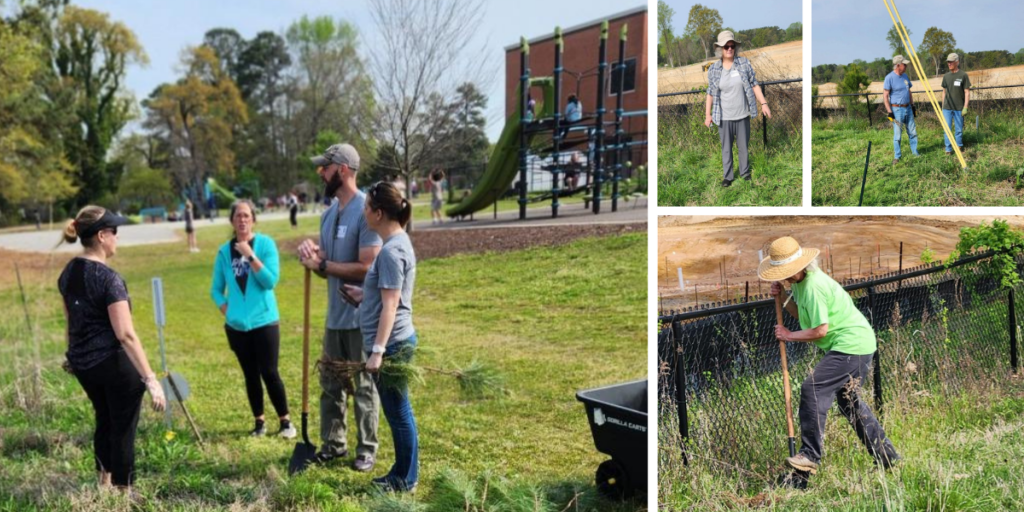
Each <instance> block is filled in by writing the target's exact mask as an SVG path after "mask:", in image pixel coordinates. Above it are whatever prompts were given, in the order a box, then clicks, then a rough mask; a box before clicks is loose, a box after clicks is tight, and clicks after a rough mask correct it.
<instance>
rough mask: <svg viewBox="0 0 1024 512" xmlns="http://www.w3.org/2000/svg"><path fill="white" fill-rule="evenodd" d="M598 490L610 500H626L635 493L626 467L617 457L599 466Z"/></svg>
mask: <svg viewBox="0 0 1024 512" xmlns="http://www.w3.org/2000/svg"><path fill="white" fill-rule="evenodd" d="M595 480H596V483H597V492H599V493H601V495H602V496H604V497H605V498H608V499H610V500H619V501H621V500H624V499H626V498H629V497H630V496H632V495H633V487H632V486H631V485H630V483H629V475H628V474H627V473H626V468H625V467H623V466H622V464H620V463H619V462H618V461H616V460H615V459H608V460H606V461H604V462H602V463H601V465H600V466H598V467H597V476H596V478H595Z"/></svg>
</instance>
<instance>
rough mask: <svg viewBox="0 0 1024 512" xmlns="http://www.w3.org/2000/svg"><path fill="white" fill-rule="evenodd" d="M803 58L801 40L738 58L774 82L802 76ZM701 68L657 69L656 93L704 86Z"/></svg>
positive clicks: (752, 51) (699, 65)
mask: <svg viewBox="0 0 1024 512" xmlns="http://www.w3.org/2000/svg"><path fill="white" fill-rule="evenodd" d="M803 55H804V52H803V41H790V42H788V43H782V44H777V45H774V46H765V47H764V48H758V49H756V50H750V51H743V50H742V48H741V49H740V56H742V57H746V58H748V59H750V63H751V65H752V66H753V67H754V71H755V72H756V73H757V75H758V77H757V79H758V80H762V79H764V78H763V76H762V75H764V74H765V73H768V74H770V75H771V79H773V80H778V79H782V78H798V77H800V76H802V75H803V71H802V70H803ZM713 60H714V58H712V61H713ZM703 65H704V63H697V64H691V65H689V66H682V67H678V68H671V69H669V68H659V69H658V93H659V94H664V93H668V92H680V91H689V90H692V89H693V88H694V87H701V86H704V85H707V84H708V74H707V72H706V71H704V70H703V69H702V68H703ZM765 76H766V75H765ZM971 79H972V80H973V79H974V77H971ZM822 94H824V93H822Z"/></svg>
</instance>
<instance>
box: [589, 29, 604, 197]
mask: <svg viewBox="0 0 1024 512" xmlns="http://www.w3.org/2000/svg"><path fill="white" fill-rule="evenodd" d="M597 60H598V63H597V119H596V120H595V126H596V127H597V131H596V132H595V133H594V185H593V187H594V194H593V200H592V201H591V202H592V203H593V205H592V208H593V212H594V213H595V214H597V213H601V186H602V185H603V183H602V182H603V181H604V170H603V169H602V168H601V165H602V163H601V160H602V159H601V154H602V153H603V152H604V72H605V69H606V68H607V67H608V22H607V21H603V22H601V46H600V49H599V51H598V57H597Z"/></svg>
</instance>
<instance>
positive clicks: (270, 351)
mask: <svg viewBox="0 0 1024 512" xmlns="http://www.w3.org/2000/svg"><path fill="white" fill-rule="evenodd" d="M224 330H225V331H226V332H227V334H228V344H229V345H231V350H232V351H234V353H235V356H236V357H237V358H238V363H239V364H240V365H242V374H243V375H245V392H246V394H247V395H248V396H249V407H250V408H251V409H252V415H253V417H260V416H263V385H262V384H261V383H260V377H262V378H263V382H264V383H266V385H267V394H268V395H270V402H271V403H273V404H274V409H275V410H276V411H277V415H278V416H286V415H287V414H288V398H287V397H286V396H285V393H284V383H283V382H281V375H280V374H278V372H277V355H278V351H279V350H280V347H281V330H280V328H279V327H278V325H277V324H272V325H265V326H263V327H257V328H255V329H253V330H251V331H236V330H234V329H232V328H230V327H228V326H226V325H225V326H224Z"/></svg>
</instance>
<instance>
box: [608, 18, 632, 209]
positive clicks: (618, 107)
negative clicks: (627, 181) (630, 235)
mask: <svg viewBox="0 0 1024 512" xmlns="http://www.w3.org/2000/svg"><path fill="white" fill-rule="evenodd" d="M628 27H629V25H625V24H623V25H622V31H621V32H620V33H619V64H618V66H617V67H618V69H619V83H618V86H619V90H618V93H616V95H615V174H614V175H613V176H612V211H613V212H615V211H618V209H619V180H621V179H622V142H623V141H622V112H623V111H622V89H623V88H625V86H626V29H627V28H628Z"/></svg>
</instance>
